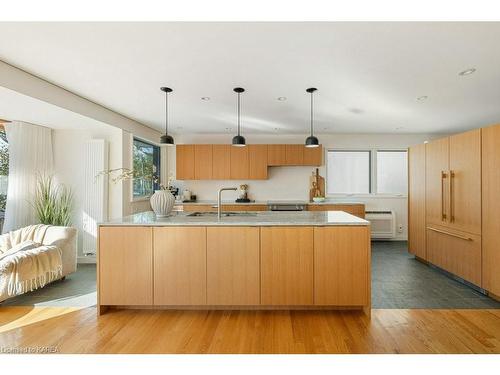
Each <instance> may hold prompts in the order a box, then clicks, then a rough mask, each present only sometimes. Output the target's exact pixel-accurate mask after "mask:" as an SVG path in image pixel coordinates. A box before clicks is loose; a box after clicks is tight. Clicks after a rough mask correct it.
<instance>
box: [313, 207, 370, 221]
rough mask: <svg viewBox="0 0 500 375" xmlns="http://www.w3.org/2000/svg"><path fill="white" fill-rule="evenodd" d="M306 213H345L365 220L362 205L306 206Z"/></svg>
mask: <svg viewBox="0 0 500 375" xmlns="http://www.w3.org/2000/svg"><path fill="white" fill-rule="evenodd" d="M307 210H308V211H345V212H347V213H349V214H351V215H354V216H357V217H360V218H362V219H364V218H365V205H364V204H308V205H307Z"/></svg>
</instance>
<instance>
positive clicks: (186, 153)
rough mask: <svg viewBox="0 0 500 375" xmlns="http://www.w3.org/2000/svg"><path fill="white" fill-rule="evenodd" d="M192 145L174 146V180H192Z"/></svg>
mask: <svg viewBox="0 0 500 375" xmlns="http://www.w3.org/2000/svg"><path fill="white" fill-rule="evenodd" d="M194 159H195V156H194V145H177V146H175V165H176V172H175V178H176V179H177V180H194Z"/></svg>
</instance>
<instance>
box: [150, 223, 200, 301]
mask: <svg viewBox="0 0 500 375" xmlns="http://www.w3.org/2000/svg"><path fill="white" fill-rule="evenodd" d="M153 250H154V304H155V305H205V304H206V302H207V284H206V275H207V274H206V265H207V252H206V250H207V242H206V228H205V227H155V228H154V229H153Z"/></svg>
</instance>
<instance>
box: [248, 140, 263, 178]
mask: <svg viewBox="0 0 500 375" xmlns="http://www.w3.org/2000/svg"><path fill="white" fill-rule="evenodd" d="M247 147H248V159H249V160H248V161H249V164H248V168H249V175H248V178H249V179H253V180H265V179H267V145H248V146H247Z"/></svg>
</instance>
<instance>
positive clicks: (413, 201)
mask: <svg viewBox="0 0 500 375" xmlns="http://www.w3.org/2000/svg"><path fill="white" fill-rule="evenodd" d="M408 191H409V194H408V228H409V230H408V234H409V235H408V250H409V252H410V253H411V254H413V255H415V256H417V257H419V258H421V259H426V258H427V255H426V250H425V249H426V247H425V232H426V228H425V215H426V213H425V144H421V145H416V146H412V147H410V148H409V149H408Z"/></svg>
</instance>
